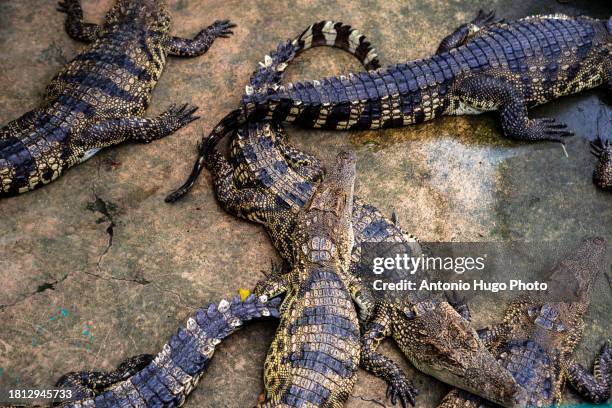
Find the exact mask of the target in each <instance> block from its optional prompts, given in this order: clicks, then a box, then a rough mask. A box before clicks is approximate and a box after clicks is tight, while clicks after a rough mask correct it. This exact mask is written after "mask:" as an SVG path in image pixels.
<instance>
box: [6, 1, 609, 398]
mask: <svg viewBox="0 0 612 408" xmlns="http://www.w3.org/2000/svg"><path fill="white" fill-rule="evenodd" d="M111 3H112V2H111V1H110V0H103V1H99V2H93V1H84V9H85V15H86V18H87V19H88V20H91V21H100V20H101V19H102V16H103V14H104V12H105V11H106V10H107V9H108V8H109V6H110V4H111ZM169 6H170V10H171V12H172V14H173V16H174V19H175V29H174V32H175V33H176V34H179V35H184V36H188V35H193V34H194V33H196V32H197V31H199V30H200V29H201V28H202V27H203V26H206V25H208V24H210V23H212V21H214V20H215V19H224V18H231V19H232V20H233V21H234V22H236V23H237V24H238V25H239V27H237V28H236V30H235V33H236V34H235V35H234V36H233V37H232V38H231V39H224V40H218V41H217V42H216V43H215V44H214V46H213V47H212V49H211V50H210V51H209V52H208V53H207V54H206V55H204V56H202V57H199V58H195V59H174V58H173V59H171V60H170V61H169V63H168V65H167V69H166V72H165V74H164V76H163V77H162V79H161V81H160V83H159V85H158V87H157V88H156V90H155V92H154V95H153V100H152V105H151V108H150V109H149V112H148V115H150V116H153V115H156V114H158V113H160V112H162V111H163V110H164V109H165V108H166V107H167V106H168V105H169V104H171V103H181V102H183V103H185V102H189V103H193V104H196V105H198V106H199V107H200V111H199V113H200V115H201V116H202V119H201V120H200V121H198V122H196V123H194V124H192V125H190V126H188V127H187V128H185V129H182V130H180V131H178V132H176V133H175V134H174V135H172V136H170V137H168V138H166V139H163V140H160V141H156V142H154V143H152V144H149V145H137V144H126V145H124V146H120V147H116V148H112V149H108V150H106V151H104V152H101V153H99V154H98V155H97V156H95V157H94V158H93V159H91V160H89V161H88V162H86V163H85V164H83V165H80V166H78V167H76V168H74V169H72V170H70V171H68V172H67V173H66V174H65V175H64V176H63V177H61V178H60V179H59V180H58V181H56V182H54V183H52V184H51V185H49V186H47V187H45V188H43V189H40V190H38V191H35V192H33V193H28V194H24V195H22V196H19V197H15V198H10V199H4V200H2V201H0V281H1V282H2V285H1V286H0V388H15V387H17V386H19V387H25V386H34V387H36V388H44V387H49V386H51V385H52V384H53V383H54V381H56V380H57V379H58V378H59V377H60V376H61V375H62V374H63V373H65V372H68V371H73V370H81V369H93V368H95V369H102V370H108V369H112V368H114V367H115V366H116V365H117V364H118V363H119V362H121V361H122V360H123V359H124V358H126V357H127V356H131V355H135V354H140V353H146V352H149V353H150V352H157V351H158V350H159V349H160V347H161V345H162V344H163V343H164V342H165V341H166V340H167V339H168V337H169V336H170V335H171V334H172V333H173V332H174V330H175V329H176V327H177V326H178V325H179V324H181V323H182V322H183V321H184V319H185V318H186V316H188V315H189V314H191V313H193V311H194V310H195V308H197V307H198V306H200V305H203V304H206V303H208V302H209V301H212V300H219V299H220V298H222V297H224V296H225V297H227V296H230V295H232V294H234V293H235V292H236V291H237V289H238V288H239V287H251V286H252V285H254V284H255V282H256V281H257V280H258V279H259V278H261V277H262V276H263V275H262V273H261V272H262V271H265V270H268V269H269V267H270V261H271V260H275V259H277V255H276V254H275V252H274V250H273V248H272V247H271V245H270V242H269V240H268V238H267V236H266V234H265V232H264V231H263V229H262V228H260V227H259V226H257V225H254V224H250V223H247V222H244V221H241V220H238V219H236V218H233V217H231V216H229V215H228V214H226V213H224V212H223V211H222V210H221V209H220V208H219V206H218V205H217V203H216V202H215V200H214V197H213V192H212V188H211V183H210V178H209V177H208V175H207V174H206V173H205V172H204V174H203V175H202V177H200V180H199V181H198V184H197V185H196V187H195V188H194V190H193V191H192V194H190V195H189V196H188V197H187V198H186V199H185V200H183V201H181V202H180V203H178V204H176V205H168V204H165V203H164V202H163V198H164V197H165V195H166V194H167V193H168V192H169V191H170V190H171V189H172V188H174V187H177V186H178V185H180V184H181V183H182V181H183V180H184V177H185V176H186V174H187V173H188V171H189V170H190V169H191V165H192V161H193V160H194V155H195V144H196V142H197V141H198V140H199V138H200V134H201V132H202V131H205V132H208V131H210V130H211V128H212V126H214V124H215V123H216V122H217V121H218V120H219V119H220V118H221V117H222V116H223V115H224V114H225V113H227V112H228V111H229V110H230V109H232V108H234V107H235V106H236V105H237V103H238V100H239V98H240V95H241V93H242V91H243V89H244V87H243V85H240V84H246V82H247V80H248V77H249V75H250V73H251V71H252V70H253V69H254V67H255V65H256V63H257V61H260V60H262V58H263V56H264V55H265V54H266V53H267V52H269V51H270V50H272V49H273V48H275V46H276V44H277V42H279V41H281V40H285V39H286V38H289V37H293V36H294V35H296V34H297V33H299V32H300V31H301V30H302V29H304V28H305V27H306V26H308V25H309V24H310V23H311V22H314V21H319V20H322V19H336V20H340V21H344V22H346V23H350V24H353V25H354V26H357V27H359V29H360V30H361V31H362V32H363V33H365V34H367V35H368V37H369V38H370V39H371V41H372V43H373V44H374V45H375V46H376V47H377V48H378V50H379V55H380V59H381V61H382V62H383V64H385V63H389V64H391V63H396V62H400V61H405V60H408V59H414V58H418V57H423V56H426V55H428V54H431V53H432V52H433V51H434V50H435V49H436V47H437V43H438V41H439V40H440V39H441V38H442V37H443V36H444V35H446V34H447V33H449V32H451V31H452V29H453V28H455V27H456V26H458V25H459V24H461V23H463V22H465V21H468V20H469V19H470V18H472V16H473V15H475V14H476V12H477V10H478V9H479V8H486V9H488V8H494V9H496V10H497V11H498V14H499V15H500V16H501V17H505V18H515V17H521V16H524V15H528V14H533V13H551V12H567V13H570V14H577V13H579V12H586V13H588V14H590V15H593V16H598V17H607V16H609V15H610V11H611V10H610V6H609V4H608V5H606V2H570V3H569V4H560V3H558V2H555V1H543V0H539V1H533V2H532V1H521V2H511V1H509V0H504V1H491V2H484V1H474V2H467V1H452V2H437V1H434V0H426V1H414V0H409V1H404V0H402V1H399V0H391V1H384V2H375V1H369V0H361V1H358V2H352V3H348V2H342V3H332V2H311V1H297V2H292V3H291V4H290V3H288V2H287V3H284V2H275V1H257V2H250V3H248V5H245V3H243V2H240V1H234V0H225V1H201V2H198V1H195V0H179V1H169ZM54 10H55V2H54V1H52V0H45V1H39V0H24V1H19V2H17V1H8V0H5V1H0V55H3V56H4V58H3V60H2V62H1V63H0V64H1V65H0V67H1V69H0V89H1V91H0V106H1V107H2V109H1V110H0V123H5V122H7V121H9V120H10V119H13V118H15V117H17V116H19V115H20V114H22V113H24V112H25V111H27V110H30V109H32V108H33V107H35V106H36V105H37V104H38V103H39V102H40V101H41V99H42V95H43V92H44V89H45V86H46V84H47V83H48V82H49V80H50V79H51V77H52V76H53V74H54V73H55V72H56V71H57V70H58V69H59V67H60V66H61V65H62V64H63V63H64V62H66V61H67V60H68V59H70V58H71V57H72V56H74V55H75V52H76V51H77V49H78V47H79V46H80V45H79V44H77V43H76V42H74V41H72V40H71V39H69V38H68V36H67V35H66V34H65V33H64V31H63V15H61V14H59V13H56V12H55V11H54ZM358 69H359V66H358V63H357V62H356V61H354V60H353V59H352V58H351V57H349V56H347V55H346V54H344V53H342V52H341V51H337V50H329V49H317V50H312V51H309V52H308V53H306V54H305V55H304V56H303V57H300V58H299V59H298V60H297V61H296V62H295V63H294V64H293V65H292V66H291V67H290V68H289V70H288V75H287V79H288V80H295V79H298V78H316V77H319V76H321V75H328V74H338V73H347V72H349V71H351V70H353V71H355V70H358ZM609 102H610V96H609V95H606V94H605V93H604V92H603V91H599V90H595V91H590V92H585V93H583V94H580V95H576V96H571V97H566V98H564V99H562V100H559V101H556V102H553V103H551V104H548V105H546V106H543V107H540V108H537V109H535V110H534V111H533V116H544V115H547V116H552V117H555V118H557V119H558V120H560V121H564V122H567V123H568V124H569V126H570V128H571V129H572V130H573V131H574V132H575V133H576V136H575V137H573V138H571V139H570V140H568V143H567V145H566V151H564V150H563V149H562V147H561V146H560V145H558V144H551V143H541V144H523V143H516V142H511V141H508V140H504V139H502V137H501V134H500V132H499V129H498V128H497V126H496V123H495V120H494V118H493V116H489V115H483V116H478V117H456V118H455V117H452V118H443V119H440V120H437V121H434V122H430V123H426V124H423V125H420V126H414V127H410V128H402V129H394V130H386V131H379V132H321V131H310V130H301V129H296V128H292V127H290V128H289V133H290V135H291V139H292V141H293V142H294V143H295V144H296V145H297V146H298V147H299V148H302V149H304V150H306V151H308V152H311V153H314V154H315V155H317V156H318V157H320V158H321V159H322V160H323V161H324V162H326V163H329V162H330V160H331V159H332V157H333V156H334V155H335V153H336V152H337V151H338V150H339V149H341V148H351V149H354V150H355V151H356V153H357V155H358V172H359V177H358V183H357V184H358V185H357V192H358V194H359V195H360V196H362V197H364V198H366V199H367V200H368V201H370V202H371V203H373V204H375V205H376V206H378V207H379V208H380V209H381V210H382V211H383V212H384V213H387V214H390V213H391V212H392V211H393V210H395V211H396V213H397V214H398V217H399V220H400V222H401V224H402V226H403V227H404V229H406V230H407V231H410V232H412V233H414V234H415V235H417V236H419V237H420V238H421V239H423V240H426V241H451V240H455V241H509V240H529V241H533V242H537V241H544V240H549V241H564V242H571V241H572V240H575V239H579V238H581V237H583V236H588V235H594V234H600V235H603V236H605V237H606V238H607V239H608V240H609V241H610V240H612V205H611V203H612V201H611V200H610V198H611V196H610V193H604V192H601V191H598V190H597V189H596V188H595V187H594V186H593V184H592V183H591V173H592V170H593V168H594V165H595V161H594V158H593V157H592V156H591V155H590V154H589V148H588V141H589V139H592V138H593V137H594V136H595V135H596V134H598V133H599V134H607V135H609V134H610V133H611V130H612V128H611V124H610V120H611V118H612V111H611V110H610V108H609ZM609 252H610V251H609ZM605 267H606V271H605V272H606V273H605V274H601V275H600V277H599V281H598V285H597V293H596V296H594V299H593V303H592V305H591V308H590V311H589V314H588V316H587V318H586V328H587V329H586V332H585V338H584V339H583V341H582V342H581V344H580V346H579V349H578V353H577V358H578V360H579V361H581V362H583V363H585V364H590V361H591V360H592V358H593V357H594V355H595V353H596V351H597V350H598V349H599V344H600V343H601V342H602V341H604V340H605V339H607V338H610V337H611V333H612V332H611V331H610V317H609V316H610V315H609V311H608V309H609V306H610V301H609V299H610V291H611V288H610V280H609V279H610V274H612V271H611V270H610V257H608V259H607V261H606V264H605ZM500 299H503V301H501V300H500ZM507 300H508V299H507V298H504V297H496V296H488V297H482V298H479V299H477V300H475V304H474V305H473V307H472V310H473V313H474V315H475V316H474V319H475V323H476V325H484V324H490V323H492V322H494V321H496V320H497V319H499V318H500V316H501V313H502V310H503V307H504V305H505V302H506V301H507ZM273 332H274V323H273V322H265V323H257V324H254V325H252V326H250V327H249V328H248V329H247V330H243V331H242V332H240V333H239V334H237V335H235V336H234V337H232V338H230V339H229V340H228V341H226V342H225V343H224V344H223V345H222V346H221V347H219V349H218V351H217V354H216V355H215V360H214V362H213V364H212V365H211V367H210V370H209V372H208V374H207V375H206V376H205V377H204V379H203V380H202V381H201V383H200V385H199V386H198V388H197V389H196V391H194V393H193V395H192V397H191V398H190V400H189V401H188V405H187V406H203V407H221V406H223V407H244V406H252V405H254V404H255V402H256V399H257V396H258V394H259V393H260V392H261V390H262V388H263V383H262V378H261V377H262V368H263V361H264V358H265V353H266V351H267V347H268V345H269V343H270V341H271V339H272V336H273ZM383 350H384V352H385V353H387V354H389V355H391V356H393V357H395V358H396V359H397V360H398V361H399V362H400V364H401V366H402V367H403V368H404V369H405V370H406V371H407V373H408V374H409V375H410V376H412V377H413V378H414V381H415V383H416V385H417V387H418V388H419V389H420V390H421V395H420V399H419V406H423V407H429V406H435V405H436V404H437V403H438V402H439V401H440V399H441V397H442V396H443V395H444V393H445V392H446V390H447V389H448V388H447V387H446V386H443V385H440V384H439V383H437V382H436V381H434V380H432V379H431V378H429V377H427V376H424V375H422V374H419V373H418V372H416V371H415V370H414V369H413V368H412V367H411V366H410V365H409V364H408V363H407V362H406V361H405V360H404V359H402V357H401V355H400V353H399V352H398V351H397V349H396V348H395V347H394V346H393V345H392V344H390V343H386V344H385V345H384V347H383ZM384 390H385V386H384V384H383V383H382V382H381V381H379V380H377V379H375V378H373V377H372V376H370V375H368V374H367V373H365V372H363V371H361V372H360V373H359V379H358V385H357V386H356V387H355V389H354V391H353V393H352V396H351V398H350V400H349V403H348V404H347V406H349V407H370V406H381V405H382V406H384V405H390V403H389V402H388V401H386V400H385V395H384ZM566 394H567V400H568V401H573V400H575V398H574V395H573V393H572V392H571V391H568V392H566Z"/></svg>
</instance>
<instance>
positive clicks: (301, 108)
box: [166, 15, 612, 202]
mask: <svg viewBox="0 0 612 408" xmlns="http://www.w3.org/2000/svg"><path fill="white" fill-rule="evenodd" d="M482 17H483V19H485V20H486V18H485V17H486V16H484V15H483V16H482ZM489 20H490V19H489ZM611 38H612V20H608V21H602V20H596V19H592V18H588V17H577V18H573V17H568V16H565V15H548V16H533V17H526V18H523V19H520V20H517V21H513V22H508V23H505V22H489V21H486V22H485V25H484V27H480V26H479V25H478V24H472V25H468V26H467V28H466V27H460V28H459V29H458V30H457V31H456V32H455V33H453V34H451V35H450V36H449V37H447V39H445V41H443V42H442V45H441V46H440V49H439V50H438V53H437V54H436V55H434V56H433V57H430V58H425V59H420V60H416V61H411V62H408V63H404V64H398V65H392V66H389V67H387V68H381V69H378V70H372V71H366V72H361V73H358V74H349V75H348V76H342V75H341V76H338V77H330V78H324V79H321V80H317V81H309V82H297V83H294V84H288V85H286V86H279V87H278V88H277V89H270V88H265V89H264V90H263V92H257V90H256V89H253V92H252V93H250V94H249V93H247V94H246V95H244V96H243V98H242V101H241V105H240V107H239V108H238V109H236V110H234V111H232V112H230V113H229V114H228V115H227V116H226V117H225V118H223V119H222V120H221V122H219V124H217V125H216V126H215V127H214V129H213V131H212V132H211V134H210V135H209V137H207V138H204V140H203V142H202V144H201V145H200V156H199V158H198V159H197V160H196V163H195V164H194V168H193V170H192V172H191V174H190V175H189V177H188V179H187V181H186V182H185V183H184V184H183V186H181V187H180V188H179V189H177V190H176V191H174V192H173V193H172V194H170V195H169V196H168V197H167V198H166V200H167V201H170V202H171V201H176V200H178V199H179V198H180V197H181V196H183V195H184V194H185V193H186V192H187V191H188V190H189V189H190V188H191V187H192V186H193V184H194V182H195V180H196V178H197V176H198V175H199V173H200V172H201V170H202V168H203V166H204V162H205V161H206V156H207V155H210V154H212V150H213V147H214V146H215V144H216V143H217V142H218V141H219V140H220V139H221V138H222V137H223V136H224V135H225V134H226V133H227V132H229V131H232V130H234V129H236V128H237V127H239V126H240V125H242V124H244V123H246V122H248V121H259V120H268V121H274V122H290V123H295V124H297V125H299V126H303V127H308V128H321V129H338V130H363V129H381V128H389V127H399V126H405V125H410V124H415V123H421V122H424V121H426V120H430V119H433V118H436V117H439V116H441V115H457V114H474V113H481V112H485V111H492V110H496V111H499V115H500V123H501V127H502V130H503V133H504V135H505V136H506V137H508V138H512V139H517V140H527V141H535V140H553V141H562V140H563V137H564V136H568V135H570V134H571V132H569V131H567V129H566V127H565V125H563V124H559V123H555V121H554V120H553V119H547V118H539V119H530V118H529V117H528V115H527V110H528V108H530V107H533V106H535V105H538V104H542V103H545V102H548V101H551V100H553V99H555V98H558V97H560V96H563V95H568V94H571V93H575V92H579V91H582V90H584V89H589V88H593V87H596V86H599V85H602V84H604V85H605V86H607V87H608V89H610V88H612V60H611V59H610V50H611V48H612V45H611V44H612V42H611Z"/></svg>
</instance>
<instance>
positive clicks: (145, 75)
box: [0, 0, 234, 197]
mask: <svg viewBox="0 0 612 408" xmlns="http://www.w3.org/2000/svg"><path fill="white" fill-rule="evenodd" d="M58 10H59V11H61V12H63V13H66V15H67V18H66V24H65V28H66V31H67V33H68V35H69V36H70V37H72V38H73V39H75V40H79V41H83V42H86V43H89V45H88V46H86V47H85V48H84V49H83V50H81V51H80V52H79V53H78V55H77V56H76V57H75V58H74V59H73V60H72V61H70V62H69V63H67V64H66V65H65V66H64V67H63V68H62V69H61V70H60V72H59V73H58V74H57V75H55V77H54V78H53V79H52V80H51V83H50V84H49V86H48V87H47V89H46V95H45V98H44V101H43V104H42V106H41V107H39V108H36V109H34V110H32V111H30V112H28V113H26V114H24V115H23V116H21V117H19V118H18V119H15V120H13V121H11V122H9V123H8V124H6V125H5V126H4V127H2V128H1V129H0V197H1V196H11V195H15V194H18V193H24V192H27V191H30V190H33V189H35V188H37V187H40V186H43V185H45V184H48V183H50V182H51V181H53V180H55V179H57V178H58V177H60V175H61V174H62V173H63V172H64V171H65V170H67V169H68V168H70V167H72V166H75V165H77V164H79V163H81V162H83V161H85V160H87V159H89V158H90V157H92V156H93V155H94V154H96V153H97V152H98V151H99V150H100V149H102V148H105V147H108V146H112V145H115V144H118V143H121V142H124V141H127V140H130V141H136V142H144V143H148V142H151V141H153V140H156V139H159V138H162V137H164V136H167V135H170V134H171V133H173V132H174V131H176V130H178V129H180V128H181V127H183V126H185V125H187V124H188V123H190V122H192V121H194V120H196V119H197V117H196V116H194V113H195V111H196V110H197V107H195V106H192V105H189V104H184V105H170V107H169V108H168V109H167V110H166V111H165V112H164V113H162V114H161V115H159V116H157V117H155V118H146V117H143V114H144V112H145V110H146V109H147V107H148V105H149V101H150V98H151V91H152V90H153V88H154V87H155V85H156V83H157V81H158V80H159V78H160V76H161V74H162V71H163V69H164V66H165V64H166V59H167V57H168V55H173V56H181V57H195V56H199V55H202V54H204V53H205V52H206V51H207V50H208V49H209V48H210V46H211V45H212V43H213V41H214V40H215V39H216V38H218V37H228V36H229V35H230V34H232V31H231V28H233V27H234V25H233V24H232V23H230V22H229V21H227V20H226V21H216V22H215V23H213V24H212V25H211V26H209V27H208V28H205V29H204V30H202V31H200V32H199V33H198V34H197V35H196V36H195V37H194V38H193V39H186V38H179V37H174V36H171V35H170V34H169V31H170V27H171V22H172V20H171V17H170V15H169V13H168V11H167V10H166V7H165V5H164V1H162V0H117V1H116V2H115V4H114V6H113V7H112V8H111V9H110V11H109V12H108V13H107V14H106V17H105V20H104V23H103V24H101V25H97V24H92V23H87V22H84V21H83V11H82V9H81V4H80V2H79V0H64V1H62V2H60V3H59V7H58Z"/></svg>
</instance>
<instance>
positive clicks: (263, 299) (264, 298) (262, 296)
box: [259, 295, 268, 303]
mask: <svg viewBox="0 0 612 408" xmlns="http://www.w3.org/2000/svg"><path fill="white" fill-rule="evenodd" d="M259 301H260V302H261V303H266V302H267V301H268V297H267V296H266V295H261V296H260V297H259Z"/></svg>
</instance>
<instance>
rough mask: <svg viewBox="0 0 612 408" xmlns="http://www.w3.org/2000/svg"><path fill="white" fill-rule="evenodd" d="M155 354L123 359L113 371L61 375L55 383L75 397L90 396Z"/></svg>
mask: <svg viewBox="0 0 612 408" xmlns="http://www.w3.org/2000/svg"><path fill="white" fill-rule="evenodd" d="M154 357H155V356H154V355H152V354H140V355H137V356H133V357H129V358H127V359H125V360H124V361H123V362H122V363H121V364H120V365H119V366H118V367H117V369H115V370H114V371H110V372H102V371H79V372H71V373H68V374H65V375H63V376H62V377H61V378H60V379H59V380H58V381H57V383H56V384H55V385H56V386H57V387H59V388H65V389H70V390H72V392H73V397H74V398H75V399H83V398H90V397H93V396H95V395H96V394H98V393H100V392H101V391H103V390H105V389H107V388H109V387H111V386H113V385H115V384H117V383H119V382H121V381H125V380H127V379H128V378H130V377H131V376H133V375H134V374H136V373H137V372H139V371H140V370H142V369H143V368H145V367H146V366H147V365H148V364H149V363H151V361H153V358H154Z"/></svg>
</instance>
